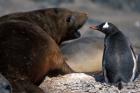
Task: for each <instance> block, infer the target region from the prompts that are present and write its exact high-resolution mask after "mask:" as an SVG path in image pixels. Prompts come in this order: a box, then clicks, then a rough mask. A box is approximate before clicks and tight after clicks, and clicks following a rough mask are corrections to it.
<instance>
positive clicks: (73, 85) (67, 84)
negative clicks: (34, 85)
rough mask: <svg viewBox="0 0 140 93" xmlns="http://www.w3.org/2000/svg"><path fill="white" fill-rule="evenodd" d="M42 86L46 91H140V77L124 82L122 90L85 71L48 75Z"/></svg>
mask: <svg viewBox="0 0 140 93" xmlns="http://www.w3.org/2000/svg"><path fill="white" fill-rule="evenodd" d="M40 87H41V88H42V89H43V90H44V91H45V93H140V77H138V78H137V79H136V80H135V81H134V82H132V83H128V84H127V85H126V84H124V86H123V89H122V90H118V88H117V87H116V86H114V85H109V84H106V83H103V82H98V81H96V79H95V77H94V76H89V75H86V74H84V73H73V74H67V75H64V76H60V77H54V78H49V77H46V79H45V80H44V82H43V83H42V84H41V85H40Z"/></svg>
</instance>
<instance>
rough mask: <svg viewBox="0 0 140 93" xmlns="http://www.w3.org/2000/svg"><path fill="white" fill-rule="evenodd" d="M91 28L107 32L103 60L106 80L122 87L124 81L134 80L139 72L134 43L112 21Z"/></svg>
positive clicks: (119, 87)
mask: <svg viewBox="0 0 140 93" xmlns="http://www.w3.org/2000/svg"><path fill="white" fill-rule="evenodd" d="M91 28H93V29H94V30H98V31H101V32H103V33H104V34H105V39H104V53H103V60H102V65H103V75H104V79H105V82H106V83H110V84H114V85H117V86H118V89H122V82H124V83H128V82H132V81H133V80H134V79H135V76H136V72H137V63H136V56H135V53H134V51H133V48H132V45H131V44H130V42H129V40H127V38H126V37H125V36H124V34H123V33H122V32H121V31H120V30H119V29H118V28H117V27H116V26H115V25H113V24H112V23H108V22H105V23H102V24H100V25H98V26H91Z"/></svg>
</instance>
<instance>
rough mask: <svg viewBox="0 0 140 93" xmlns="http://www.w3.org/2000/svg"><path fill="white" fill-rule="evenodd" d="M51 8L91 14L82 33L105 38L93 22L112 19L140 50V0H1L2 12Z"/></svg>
mask: <svg viewBox="0 0 140 93" xmlns="http://www.w3.org/2000/svg"><path fill="white" fill-rule="evenodd" d="M49 7H65V8H68V9H71V10H75V11H84V12H87V13H88V15H89V19H88V21H87V23H86V24H85V26H84V27H83V28H82V29H81V33H82V34H83V35H86V36H91V35H92V36H93V37H95V38H96V37H101V38H103V37H104V35H103V34H102V33H99V32H96V31H95V32H93V31H92V32H91V31H90V29H89V28H88V27H89V25H91V24H99V23H101V22H104V21H109V22H112V23H114V24H115V25H116V26H118V27H119V28H120V29H121V30H122V31H123V32H124V34H126V36H127V37H129V38H130V41H131V42H132V44H133V45H135V47H136V51H138V52H139V49H140V0H0V15H1V16H2V15H4V14H8V13H12V12H18V11H28V10H35V9H41V8H49Z"/></svg>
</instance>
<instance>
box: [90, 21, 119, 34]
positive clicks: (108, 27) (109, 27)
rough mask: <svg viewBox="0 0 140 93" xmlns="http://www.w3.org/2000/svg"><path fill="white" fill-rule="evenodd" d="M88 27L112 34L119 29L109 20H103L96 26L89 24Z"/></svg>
mask: <svg viewBox="0 0 140 93" xmlns="http://www.w3.org/2000/svg"><path fill="white" fill-rule="evenodd" d="M90 28H92V29H94V30H98V31H101V32H103V33H104V34H112V33H115V32H117V31H119V30H118V29H117V27H116V26H115V25H113V24H112V23H109V22H104V23H101V24H100V25H97V26H95V25H93V26H90Z"/></svg>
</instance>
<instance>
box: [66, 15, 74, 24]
mask: <svg viewBox="0 0 140 93" xmlns="http://www.w3.org/2000/svg"><path fill="white" fill-rule="evenodd" d="M74 20H75V17H74V16H68V17H67V18H66V22H68V23H69V22H74Z"/></svg>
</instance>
